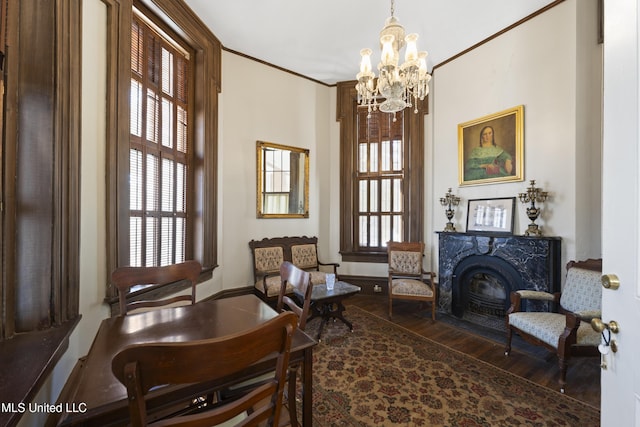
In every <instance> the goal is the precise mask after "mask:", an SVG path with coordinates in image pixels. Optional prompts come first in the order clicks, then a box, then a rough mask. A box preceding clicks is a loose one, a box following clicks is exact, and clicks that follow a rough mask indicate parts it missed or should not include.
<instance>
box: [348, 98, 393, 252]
mask: <svg viewBox="0 0 640 427" xmlns="http://www.w3.org/2000/svg"><path fill="white" fill-rule="evenodd" d="M357 111H358V113H357V117H358V126H357V129H358V136H357V141H358V153H357V156H358V157H357V164H358V169H357V171H356V179H355V182H354V185H355V187H356V189H355V191H356V192H357V194H358V214H357V216H355V217H354V220H355V222H356V224H355V230H357V231H356V232H357V240H358V247H359V248H369V249H374V250H375V249H383V248H386V246H387V245H386V243H387V242H388V241H389V240H393V241H396V242H398V241H402V238H403V233H402V230H403V228H404V227H403V225H404V219H403V213H404V200H403V199H404V193H405V191H404V164H405V163H404V151H405V150H404V112H402V111H401V112H399V113H397V114H396V116H395V117H396V121H394V120H393V118H394V116H393V115H391V114H387V113H382V112H380V111H373V112H371V114H370V115H369V113H368V112H367V110H366V108H358V110H357Z"/></svg>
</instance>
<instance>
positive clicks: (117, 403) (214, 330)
mask: <svg viewBox="0 0 640 427" xmlns="http://www.w3.org/2000/svg"><path fill="white" fill-rule="evenodd" d="M276 315H277V313H276V312H275V311H274V310H273V309H272V308H271V307H269V305H267V304H266V303H265V302H263V301H262V300H260V299H259V298H258V297H256V296H255V295H241V296H237V297H231V298H224V299H218V300H211V301H203V302H199V303H197V304H195V305H190V306H184V307H176V308H165V309H160V310H154V311H149V312H145V313H138V314H132V315H128V316H119V317H112V318H108V319H105V320H103V321H102V323H101V324H100V328H99V329H98V333H97V334H96V337H95V339H94V341H93V344H92V345H91V348H90V349H89V353H88V354H87V356H86V360H84V363H83V364H82V366H81V368H80V371H79V373H78V376H77V381H76V382H75V384H73V385H72V386H71V387H69V394H68V397H67V398H66V399H65V401H64V402H63V404H64V405H66V407H69V408H77V409H78V410H77V411H75V412H73V411H71V412H65V413H63V414H61V417H60V419H59V420H58V424H59V425H63V426H67V425H91V426H96V425H99V426H109V425H124V424H126V423H127V420H128V418H129V409H128V407H127V391H126V389H125V387H124V386H123V385H122V384H121V383H120V382H119V381H118V380H117V379H116V377H115V376H114V375H113V374H112V372H111V359H112V358H113V356H114V355H115V354H116V353H118V352H119V351H120V350H121V349H122V348H124V347H125V346H127V345H130V344H134V343H145V342H159V341H191V340H200V339H207V338H214V337H220V336H224V335H228V334H231V333H235V332H240V331H244V330H247V329H250V328H252V327H254V326H256V325H258V324H261V323H263V322H265V321H266V320H268V319H271V318H273V317H275V316H276ZM314 345H316V342H315V341H314V340H313V339H312V338H310V337H309V336H308V335H306V334H305V333H304V332H303V331H300V330H296V333H295V335H294V337H293V342H292V349H291V358H290V363H291V364H293V363H301V364H302V369H303V375H302V378H303V402H302V408H303V409H302V413H303V416H302V418H303V419H302V424H303V425H304V426H311V423H312V421H311V411H312V395H313V393H312V389H311V387H312V375H311V372H312V359H313V357H312V351H313V346H314ZM274 366H275V359H273V358H271V360H264V361H262V362H260V363H258V364H256V365H254V366H253V367H252V369H250V370H248V371H247V372H245V373H243V375H242V376H235V377H233V378H228V379H226V380H225V381H222V382H217V383H212V382H209V383H199V384H192V385H186V386H185V385H181V386H168V387H162V388H160V389H158V390H155V391H152V392H150V393H149V395H148V399H147V407H148V408H149V409H150V410H152V411H153V410H157V409H161V408H163V407H166V406H170V405H172V404H173V403H175V402H182V401H185V400H186V399H190V398H192V397H198V396H202V395H203V394H206V393H207V392H210V391H214V390H219V389H221V388H225V387H227V386H229V385H231V384H234V383H237V382H238V381H243V380H245V379H248V378H251V377H253V376H256V375H259V374H261V373H266V372H269V371H270V370H273V368H274Z"/></svg>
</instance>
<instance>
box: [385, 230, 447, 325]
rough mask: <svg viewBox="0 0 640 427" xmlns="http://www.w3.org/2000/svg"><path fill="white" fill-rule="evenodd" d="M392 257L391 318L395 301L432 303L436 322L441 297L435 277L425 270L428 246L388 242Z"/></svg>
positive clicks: (390, 284)
mask: <svg viewBox="0 0 640 427" xmlns="http://www.w3.org/2000/svg"><path fill="white" fill-rule="evenodd" d="M387 254H388V256H389V319H391V316H392V312H393V300H399V299H401V300H413V301H420V303H421V305H422V303H424V302H430V303H431V318H432V319H433V320H436V298H437V296H438V292H437V286H436V283H435V274H434V273H433V272H427V271H425V270H424V268H423V267H422V258H423V255H424V243H422V242H388V243H387Z"/></svg>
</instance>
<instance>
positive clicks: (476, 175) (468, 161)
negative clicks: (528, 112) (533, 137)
mask: <svg viewBox="0 0 640 427" xmlns="http://www.w3.org/2000/svg"><path fill="white" fill-rule="evenodd" d="M523 111H524V106H522V105H519V106H517V107H513V108H509V109H507V110H504V111H500V112H498V113H494V114H490V115H488V116H484V117H481V118H479V119H475V120H471V121H468V122H465V123H460V124H459V125H458V179H459V183H460V185H480V184H494V183H500V182H512V181H522V180H523V179H524V162H523V148H524V118H523Z"/></svg>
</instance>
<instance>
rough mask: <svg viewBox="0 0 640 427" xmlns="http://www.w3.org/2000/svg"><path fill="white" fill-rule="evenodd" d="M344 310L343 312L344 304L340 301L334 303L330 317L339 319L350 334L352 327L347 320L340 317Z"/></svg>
mask: <svg viewBox="0 0 640 427" xmlns="http://www.w3.org/2000/svg"><path fill="white" fill-rule="evenodd" d="M344 310H345V306H344V304H342V301H337V302H336V309H335V310H332V311H331V317H334V318H336V319H340V320H341V321H342V323H344V324H345V325H347V326H348V327H349V330H350V331H351V332H353V325H352V324H351V322H349V321H348V320H347V319H345V318H344V316H343V315H342V313H344Z"/></svg>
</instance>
